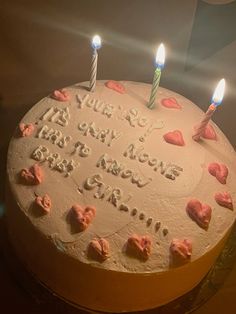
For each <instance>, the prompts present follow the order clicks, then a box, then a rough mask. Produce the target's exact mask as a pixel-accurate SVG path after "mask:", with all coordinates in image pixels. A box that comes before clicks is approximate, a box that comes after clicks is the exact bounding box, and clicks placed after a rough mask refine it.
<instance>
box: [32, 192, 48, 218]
mask: <svg viewBox="0 0 236 314" xmlns="http://www.w3.org/2000/svg"><path fill="white" fill-rule="evenodd" d="M35 203H36V204H37V205H38V206H39V207H40V208H41V209H42V210H43V212H44V213H45V214H48V213H49V212H50V209H51V207H52V201H51V199H50V197H49V196H48V195H47V194H45V195H44V196H43V197H41V196H36V198H35Z"/></svg>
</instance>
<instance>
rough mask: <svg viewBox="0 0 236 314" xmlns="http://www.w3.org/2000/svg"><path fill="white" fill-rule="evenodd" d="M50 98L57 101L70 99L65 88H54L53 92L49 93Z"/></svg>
mask: <svg viewBox="0 0 236 314" xmlns="http://www.w3.org/2000/svg"><path fill="white" fill-rule="evenodd" d="M51 98H53V99H55V100H58V101H68V100H70V95H69V93H68V91H67V90H65V89H58V90H54V92H53V93H52V95H51Z"/></svg>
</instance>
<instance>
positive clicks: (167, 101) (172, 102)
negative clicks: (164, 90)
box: [161, 97, 182, 109]
mask: <svg viewBox="0 0 236 314" xmlns="http://www.w3.org/2000/svg"><path fill="white" fill-rule="evenodd" d="M161 104H162V106H164V107H166V108H171V109H181V108H182V106H181V105H180V104H179V103H178V102H177V100H176V99H175V98H174V97H170V98H163V99H162V100H161Z"/></svg>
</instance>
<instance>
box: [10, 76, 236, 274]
mask: <svg viewBox="0 0 236 314" xmlns="http://www.w3.org/2000/svg"><path fill="white" fill-rule="evenodd" d="M87 86H88V83H87V82H85V83H79V84H76V85H74V86H71V87H68V88H66V89H64V90H59V91H55V92H54V93H53V94H52V95H50V96H48V97H46V98H44V99H42V100H41V101H40V102H39V103H37V104H36V105H35V106H34V107H33V108H32V109H31V110H30V111H29V112H28V113H27V114H26V115H25V116H24V118H23V119H22V121H21V124H20V127H19V129H18V130H17V132H16V134H15V136H14V137H13V138H12V140H11V143H10V146H9V152H8V176H9V181H10V186H11V188H12V191H13V193H14V196H15V198H16V201H17V203H18V205H19V207H20V210H22V212H23V213H24V214H25V215H26V216H27V217H28V219H29V221H30V222H31V223H32V224H33V225H34V226H35V227H36V228H37V229H38V230H39V231H40V232H41V233H42V234H43V235H44V236H45V237H47V238H48V239H49V240H50V241H52V243H54V244H55V246H56V247H57V248H58V250H60V251H62V252H63V253H64V254H68V255H70V256H72V257H74V258H76V259H78V260H79V261H81V262H83V263H89V264H91V265H93V266H95V267H102V268H105V269H108V270H116V271H121V272H138V273H142V272H159V271H165V270H168V269H169V267H172V266H173V265H172V264H171V263H172V262H171V258H170V247H171V246H172V247H173V245H176V243H178V241H177V242H176V239H177V240H180V241H182V242H181V243H182V244H183V243H184V244H186V243H187V244H186V245H187V248H186V247H184V249H181V248H182V246H178V245H177V247H178V249H180V250H181V252H182V253H183V252H185V253H186V250H187V251H188V241H190V242H191V246H192V252H191V260H196V259H197V258H199V257H200V256H202V255H203V254H204V253H206V252H207V251H209V250H210V249H212V248H213V247H214V246H215V245H216V244H217V242H218V241H219V240H220V239H221V238H222V237H223V235H224V234H225V233H226V232H227V230H228V229H229V228H230V226H231V225H232V224H233V222H234V218H235V210H233V207H234V205H235V192H236V190H235V182H236V158H235V151H234V149H233V148H232V146H231V145H230V143H229V142H228V140H227V139H226V137H225V136H224V134H223V133H222V132H221V130H220V129H219V128H218V127H217V126H216V125H215V124H214V123H213V122H210V126H209V128H208V132H207V133H206V134H205V138H203V139H202V140H201V141H199V142H195V141H194V140H193V139H192V135H193V127H194V125H196V124H197V123H199V122H200V121H201V119H202V117H203V112H202V111H201V110H200V109H199V108H198V107H197V106H195V105H194V104H193V103H192V102H191V101H189V100H188V99H186V98H184V97H183V96H181V95H179V94H177V93H174V92H172V91H169V90H167V89H164V88H161V87H160V88H159V89H158V95H157V100H156V107H155V108H154V109H152V110H150V109H148V108H147V106H146V104H147V102H148V99H149V96H150V90H151V86H150V85H149V84H143V83H137V82H119V83H117V82H114V81H108V82H107V81H97V85H96V89H95V92H93V93H92V92H89V91H88V89H87ZM19 130H20V134H21V135H20V136H19ZM22 169H23V170H22ZM173 240H174V242H173ZM128 248H131V251H129V250H128ZM132 248H133V249H134V250H133V251H132ZM134 251H136V253H137V251H138V252H139V253H140V254H139V255H137V254H136V255H134V254H133V252H134ZM94 253H95V254H94Z"/></svg>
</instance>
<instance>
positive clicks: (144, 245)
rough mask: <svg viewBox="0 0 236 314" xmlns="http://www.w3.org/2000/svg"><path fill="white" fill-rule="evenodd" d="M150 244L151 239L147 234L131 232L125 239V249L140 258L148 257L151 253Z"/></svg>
mask: <svg viewBox="0 0 236 314" xmlns="http://www.w3.org/2000/svg"><path fill="white" fill-rule="evenodd" d="M151 246H152V240H151V238H150V237H149V236H148V235H144V236H138V235H137V234H133V235H132V236H131V237H129V238H128V241H127V251H129V252H130V253H132V254H134V255H136V256H137V257H140V258H142V259H148V257H149V256H150V254H151Z"/></svg>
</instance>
